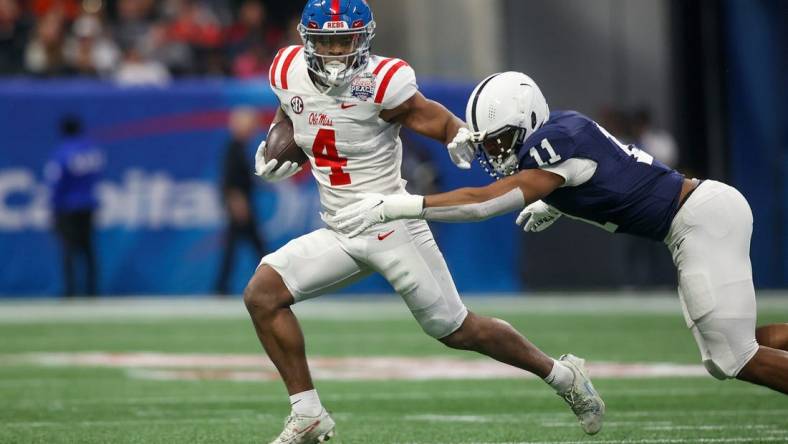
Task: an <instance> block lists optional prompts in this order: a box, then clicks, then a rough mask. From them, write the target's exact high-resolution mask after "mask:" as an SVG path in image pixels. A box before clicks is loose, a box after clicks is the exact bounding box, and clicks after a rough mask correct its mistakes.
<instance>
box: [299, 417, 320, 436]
mask: <svg viewBox="0 0 788 444" xmlns="http://www.w3.org/2000/svg"><path fill="white" fill-rule="evenodd" d="M319 425H320V421H319V420H318V421H315V422H313V423H312V424H310V425H309V426H308V427H306V428H304V429H302V430H295V432H296V434H298V435H301V434H306V433H309V432H311V431H312V430H314V429H315V427H317V426H319Z"/></svg>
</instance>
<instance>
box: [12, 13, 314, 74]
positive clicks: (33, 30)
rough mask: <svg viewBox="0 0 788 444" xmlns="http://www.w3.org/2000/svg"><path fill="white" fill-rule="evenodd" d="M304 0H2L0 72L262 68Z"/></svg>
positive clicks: (292, 35)
mask: <svg viewBox="0 0 788 444" xmlns="http://www.w3.org/2000/svg"><path fill="white" fill-rule="evenodd" d="M299 6H300V2H281V1H275V0H270V1H264V0H236V1H233V0H159V1H154V0H0V75H5V76H8V75H33V76H40V77H53V76H88V77H101V78H113V79H115V80H117V81H119V82H121V83H146V84H148V83H152V84H161V83H166V82H167V81H169V80H170V79H171V78H172V77H179V76H235V77H239V78H249V77H255V76H260V75H265V74H266V73H267V70H268V66H269V65H270V63H271V59H272V56H273V55H274V54H275V53H276V51H277V49H278V48H279V47H281V46H284V45H286V44H292V43H295V42H299V41H300V38H299V36H298V33H297V32H296V30H295V28H296V24H297V22H298V16H297V12H298V9H299V8H298V7H299Z"/></svg>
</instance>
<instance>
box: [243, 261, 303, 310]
mask: <svg viewBox="0 0 788 444" xmlns="http://www.w3.org/2000/svg"><path fill="white" fill-rule="evenodd" d="M293 302H294V301H293V297H292V296H291V295H290V292H289V291H288V290H287V287H286V286H285V285H284V282H283V281H282V278H281V277H280V276H279V275H278V274H277V273H276V272H275V271H274V270H273V269H272V268H271V267H269V266H267V265H263V266H262V267H260V268H259V269H258V270H257V272H256V273H255V274H254V276H252V279H251V280H250V281H249V283H248V284H247V285H246V288H245V289H244V304H245V305H246V309H247V310H248V311H249V313H250V314H253V315H254V314H258V315H266V314H270V313H273V312H275V311H276V310H278V309H280V308H284V307H288V306H290V305H292V304H293Z"/></svg>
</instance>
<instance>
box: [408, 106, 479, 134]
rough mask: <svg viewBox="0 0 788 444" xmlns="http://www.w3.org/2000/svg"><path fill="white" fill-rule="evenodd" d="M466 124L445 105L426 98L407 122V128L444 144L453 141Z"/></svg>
mask: <svg viewBox="0 0 788 444" xmlns="http://www.w3.org/2000/svg"><path fill="white" fill-rule="evenodd" d="M464 125H465V123H464V122H463V121H462V120H460V119H459V118H458V117H457V116H455V115H454V114H452V112H451V111H449V110H448V109H446V107H445V106H443V105H441V104H440V103H438V102H435V101H433V100H425V101H424V104H422V106H421V107H419V108H416V109H414V112H412V113H411V114H410V115H409V116H408V119H407V120H406V122H405V126H406V127H407V128H410V129H412V130H413V131H415V132H417V133H419V134H421V135H422V136H427V137H429V138H431V139H435V140H437V141H440V142H443V143H444V144H448V143H449V142H451V141H452V139H453V138H454V136H455V135H456V134H457V131H459V129H460V128H461V127H463V126H464Z"/></svg>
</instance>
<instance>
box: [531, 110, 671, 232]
mask: <svg viewBox="0 0 788 444" xmlns="http://www.w3.org/2000/svg"><path fill="white" fill-rule="evenodd" d="M573 158H577V159H588V160H592V161H594V162H596V170H595V171H594V173H593V175H592V176H591V178H590V179H588V180H587V181H586V182H584V183H582V184H580V185H578V186H564V187H561V188H559V189H557V190H555V191H553V192H552V193H551V194H550V195H549V196H547V197H546V198H545V199H543V200H544V201H545V202H546V203H547V204H549V205H551V206H553V207H555V208H557V209H559V210H560V211H561V212H563V213H564V214H566V215H568V216H570V217H573V218H577V219H583V220H585V221H587V222H591V223H594V224H596V225H599V226H601V227H602V228H605V229H607V230H608V231H611V232H617V233H630V234H634V235H637V236H641V237H646V238H650V239H654V240H657V241H662V240H664V239H665V236H666V235H667V233H668V230H669V229H670V223H671V222H672V221H673V217H674V216H675V215H676V211H677V210H678V204H679V194H680V192H681V186H682V183H683V181H684V176H682V175H681V174H679V173H678V172H676V171H675V170H673V169H671V168H668V167H667V166H665V165H664V164H662V163H660V162H658V161H656V160H654V158H653V157H651V156H650V155H648V154H647V153H645V152H644V151H641V150H639V149H637V148H636V147H634V146H626V145H623V144H622V143H620V142H619V141H618V140H616V139H615V138H614V137H613V136H611V135H610V134H609V133H608V132H607V131H606V130H605V129H604V128H602V127H601V126H599V125H598V124H597V123H596V122H594V121H593V120H591V119H589V118H588V117H586V116H584V115H582V114H580V113H578V112H574V111H555V112H552V113H550V119H549V120H548V121H547V123H545V124H544V125H543V126H542V127H541V128H539V129H538V130H537V131H536V132H534V133H533V134H532V135H531V136H530V137H529V138H528V139H527V140H526V141H525V143H524V144H523V145H522V147H521V148H520V152H519V160H520V170H524V169H533V168H549V167H552V166H559V165H560V164H561V163H562V162H566V161H567V160H569V159H573Z"/></svg>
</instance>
